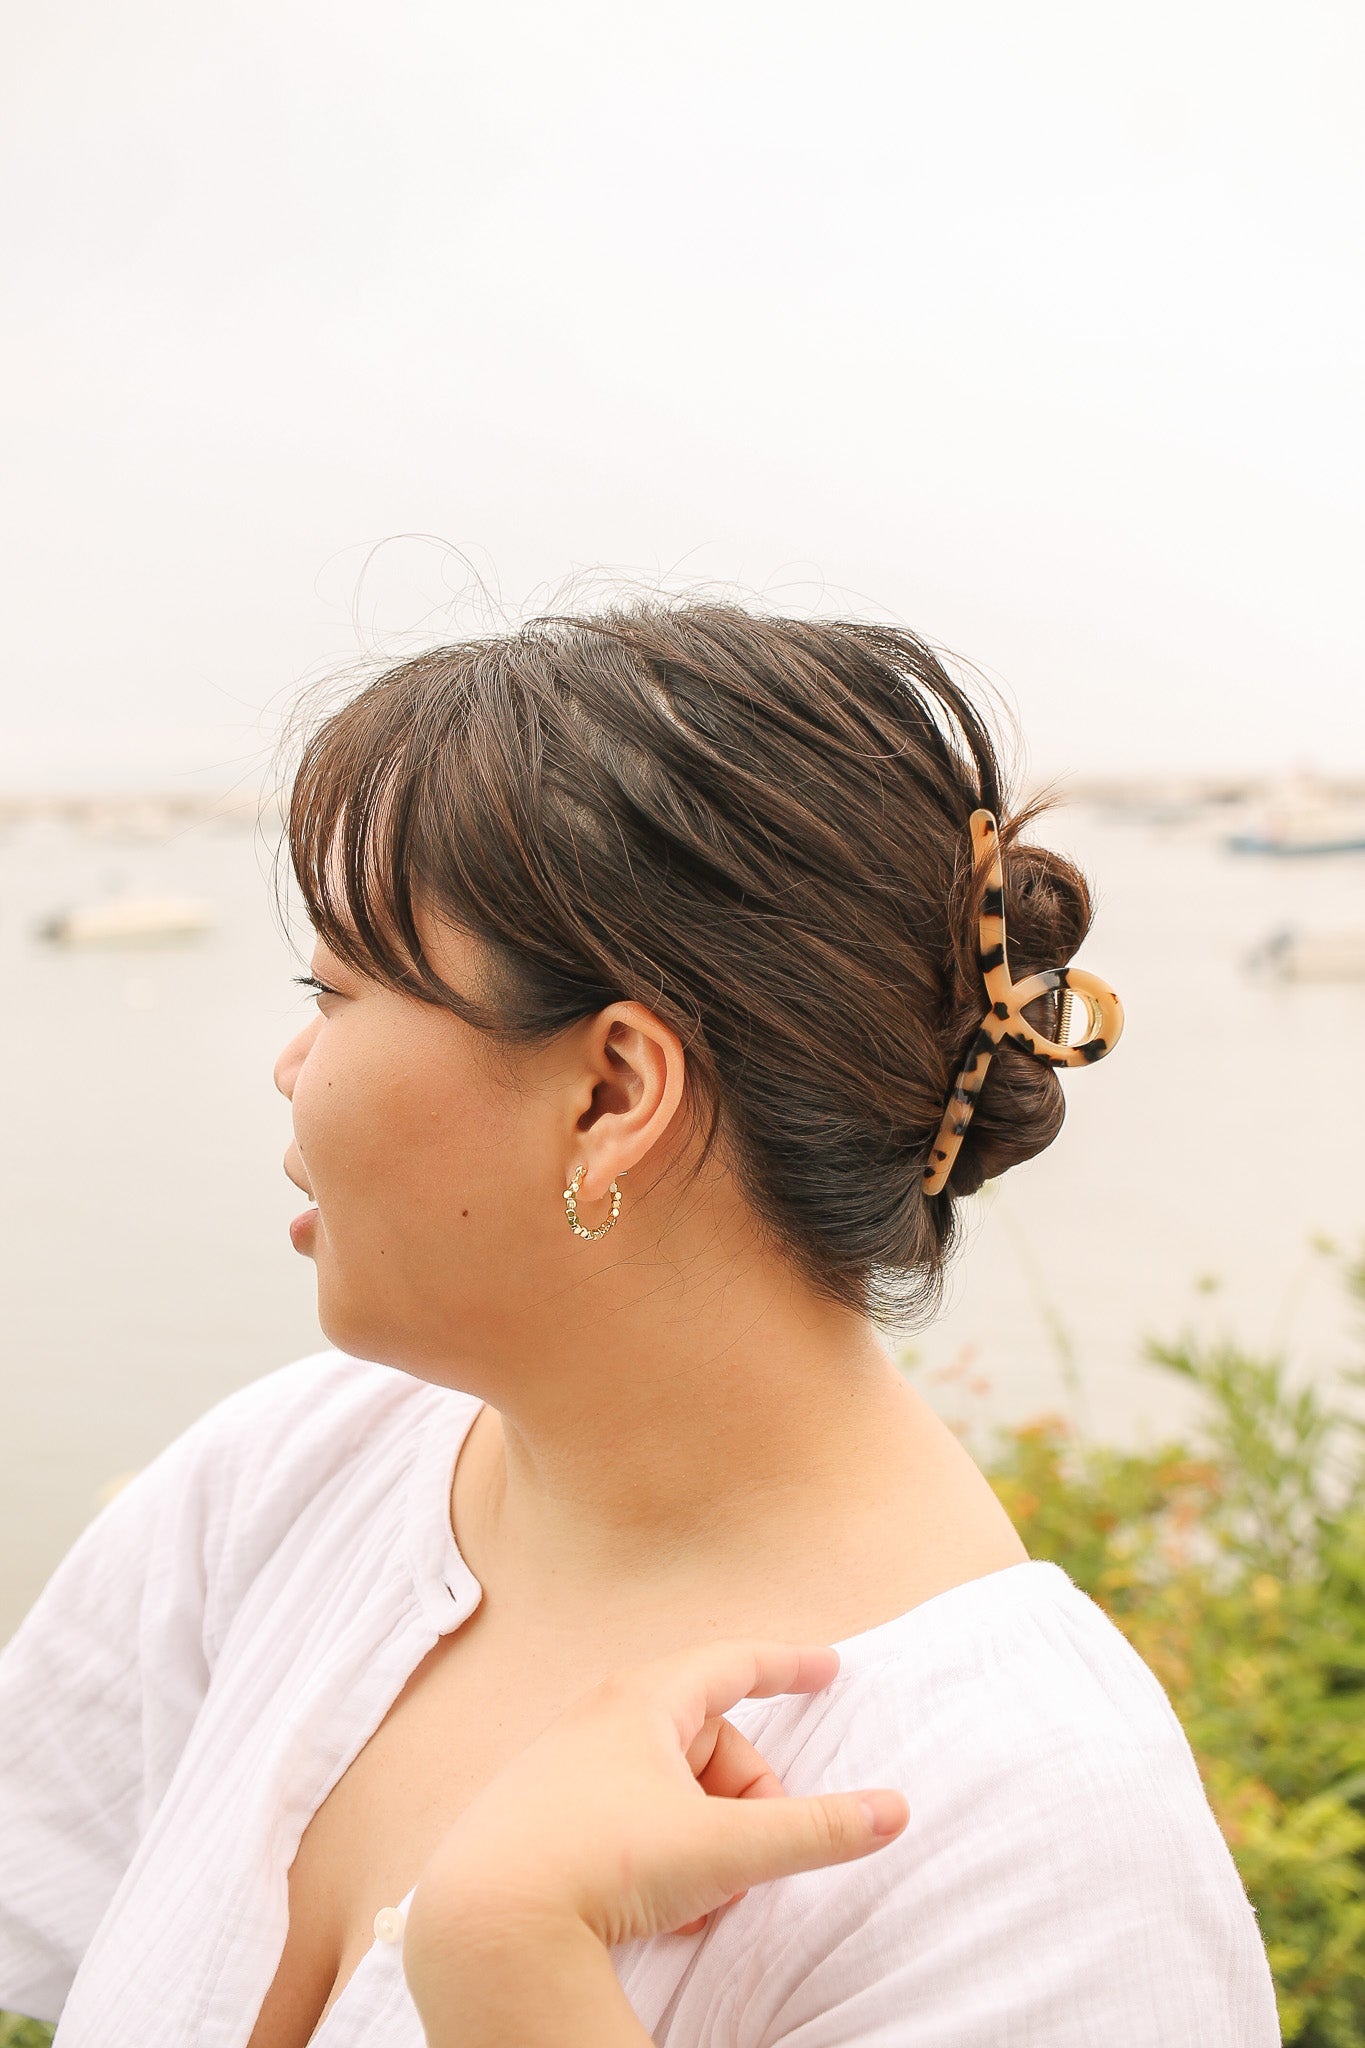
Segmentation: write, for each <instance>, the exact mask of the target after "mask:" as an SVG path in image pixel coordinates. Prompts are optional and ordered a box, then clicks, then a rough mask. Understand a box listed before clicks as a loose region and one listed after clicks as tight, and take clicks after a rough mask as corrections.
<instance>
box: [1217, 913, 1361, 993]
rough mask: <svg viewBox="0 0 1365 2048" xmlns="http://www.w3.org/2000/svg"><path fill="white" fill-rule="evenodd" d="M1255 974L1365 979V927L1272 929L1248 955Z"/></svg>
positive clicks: (1304, 978)
mask: <svg viewBox="0 0 1365 2048" xmlns="http://www.w3.org/2000/svg"><path fill="white" fill-rule="evenodd" d="M1246 966H1247V967H1248V969H1249V970H1250V971H1251V973H1253V974H1267V975H1270V976H1271V977H1272V978H1273V979H1274V980H1276V981H1365V927H1362V928H1360V929H1358V930H1355V931H1351V930H1347V931H1339V932H1298V931H1294V930H1292V929H1291V928H1290V927H1289V926H1284V927H1283V928H1282V929H1280V930H1279V931H1275V932H1272V933H1271V934H1270V936H1269V937H1268V938H1266V939H1263V940H1262V942H1261V944H1260V945H1259V946H1257V947H1256V948H1255V949H1254V950H1253V951H1252V952H1251V953H1249V954H1248V955H1247V958H1246Z"/></svg>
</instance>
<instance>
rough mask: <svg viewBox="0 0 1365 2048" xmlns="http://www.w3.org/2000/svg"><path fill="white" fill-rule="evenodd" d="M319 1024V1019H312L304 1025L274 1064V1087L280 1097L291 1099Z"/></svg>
mask: <svg viewBox="0 0 1365 2048" xmlns="http://www.w3.org/2000/svg"><path fill="white" fill-rule="evenodd" d="M320 1022H321V1019H320V1018H317V1017H314V1018H313V1019H312V1020H311V1022H309V1023H307V1024H305V1025H304V1027H303V1029H302V1031H298V1032H295V1034H294V1036H293V1037H292V1038H291V1039H290V1041H289V1043H288V1045H287V1046H286V1047H285V1048H284V1051H283V1052H282V1053H281V1054H280V1056H279V1058H278V1059H277V1060H276V1062H275V1086H276V1087H277V1088H278V1089H279V1091H280V1093H281V1095H283V1096H285V1097H287V1098H289V1099H292V1097H293V1094H294V1083H295V1081H296V1080H297V1079H298V1074H299V1068H300V1067H301V1066H302V1065H303V1063H304V1061H305V1059H306V1058H307V1057H308V1048H309V1046H310V1045H311V1044H312V1043H313V1039H314V1037H315V1036H316V1034H317V1027H318V1025H319V1023H320Z"/></svg>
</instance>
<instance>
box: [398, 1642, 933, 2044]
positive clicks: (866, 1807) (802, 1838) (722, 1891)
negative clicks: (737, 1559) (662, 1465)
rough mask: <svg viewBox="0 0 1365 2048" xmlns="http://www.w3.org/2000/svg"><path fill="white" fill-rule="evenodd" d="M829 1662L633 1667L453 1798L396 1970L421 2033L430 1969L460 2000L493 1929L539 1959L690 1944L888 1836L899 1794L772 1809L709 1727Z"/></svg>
mask: <svg viewBox="0 0 1365 2048" xmlns="http://www.w3.org/2000/svg"><path fill="white" fill-rule="evenodd" d="M838 1668H839V1655H838V1652H837V1651H836V1650H833V1649H828V1648H804V1647H800V1646H797V1645H794V1644H791V1643H782V1642H768V1641H748V1640H738V1639H731V1640H725V1641H720V1642H714V1643H704V1644H699V1645H697V1646H696V1647H694V1648H690V1649H686V1650H680V1651H676V1652H674V1653H672V1654H671V1655H669V1656H667V1657H660V1658H656V1659H654V1660H653V1661H652V1662H650V1663H647V1664H637V1665H632V1666H631V1667H630V1668H628V1669H627V1670H624V1671H621V1672H618V1673H617V1674H616V1675H615V1676H613V1677H611V1678H608V1679H606V1680H605V1681H604V1682H603V1683H602V1684H600V1685H597V1686H594V1687H593V1688H592V1689H591V1691H589V1692H586V1693H584V1694H583V1695H582V1696H581V1697H580V1698H579V1699H577V1700H575V1701H574V1702H573V1703H572V1704H571V1705H570V1706H569V1707H568V1708H567V1710H566V1711H565V1712H564V1713H562V1714H561V1715H560V1716H559V1718H558V1719H557V1720H556V1721H554V1722H553V1723H552V1724H551V1726H550V1727H549V1728H547V1729H546V1730H545V1732H544V1733H543V1734H542V1735H540V1736H538V1737H537V1738H536V1740H535V1741H534V1742H532V1743H530V1744H529V1745H528V1746H527V1747H526V1748H525V1749H524V1750H522V1751H521V1752H520V1753H519V1754H518V1755H517V1756H516V1757H514V1758H513V1759H512V1761H511V1762H510V1763H509V1764H507V1765H506V1766H505V1767H504V1768H503V1769H502V1770H501V1771H500V1772H499V1773H498V1774H497V1776H496V1777H495V1778H493V1779H491V1780H490V1781H489V1783H488V1784H487V1785H486V1786H485V1787H484V1788H483V1790H482V1791H481V1792H480V1793H479V1794H478V1795H477V1797H476V1798H474V1799H473V1800H472V1801H471V1802H470V1804H469V1806H468V1807H466V1809H465V1811H464V1812H463V1813H462V1814H461V1816H460V1818H459V1820H458V1821H456V1823H455V1825H454V1826H453V1827H452V1828H451V1829H450V1831H449V1832H448V1834H447V1835H446V1836H445V1838H444V1840H443V1841H442V1842H441V1844H440V1846H439V1847H438V1849H437V1850H436V1853H435V1854H434V1855H433V1856H432V1858H431V1860H430V1861H429V1862H428V1864H427V1865H426V1867H425V1869H424V1870H423V1872H422V1876H421V1880H420V1882H419V1883H418V1886H417V1889H416V1891H415V1893H414V1894H413V1897H412V1900H411V1902H410V1905H409V1910H408V1917H407V1927H406V1935H405V1940H404V1947H403V1966H404V1969H405V1970H406V1972H407V1974H408V1981H409V1984H410V1985H411V1987H412V1990H413V1996H414V1999H415V2000H416V2001H417V2003H418V2006H419V2010H420V2011H421V2013H422V2017H423V2020H424V2022H426V2021H427V2020H428V2013H429V2012H435V2011H437V2010H438V2009H439V2008H440V2006H441V2004H442V1996H441V1979H442V1973H443V1971H447V1970H448V1971H449V1972H450V1973H451V1983H452V1985H453V1983H454V1982H455V1980H456V1978H457V1977H458V1978H459V1981H460V1984H461V1988H462V1990H463V1989H464V1987H465V1982H466V1980H465V1977H464V1976H463V1975H461V1974H460V1973H461V1972H462V1971H464V1970H465V1969H466V1967H467V1961H468V1958H467V1956H465V1955H462V1954H461V1949H462V1945H464V1944H466V1942H467V1944H468V1945H469V1946H471V1947H475V1948H478V1949H479V1950H480V1951H481V1952H490V1953H491V1951H492V1950H493V1949H496V1948H499V1947H500V1946H503V1945H502V1944H500V1942H499V1939H498V1931H499V1930H500V1929H506V1930H509V1939H510V1940H513V1941H515V1939H516V1936H515V1932H514V1931H515V1930H517V1929H522V1930H525V1941H526V1945H527V1947H528V1949H533V1950H535V1951H536V1952H537V1955H538V1957H541V1958H543V1957H545V1956H547V1955H548V1954H550V1953H553V1952H554V1950H555V1947H556V1938H557V1936H558V1935H559V1934H564V1935H565V1936H566V1937H567V1944H566V1949H565V1952H566V1954H567V1953H568V1952H569V1950H570V1949H571V1948H572V1944H573V1941H574V1940H575V1939H576V1938H577V1937H578V1936H581V1934H582V1931H583V1930H585V1929H586V1930H587V1931H588V1933H589V1934H590V1935H591V1936H593V1937H595V1940H596V1942H597V1943H600V1944H602V1945H603V1947H604V1948H609V1947H611V1946H613V1945H614V1944H615V1943H618V1942H623V1941H632V1940H635V1939H638V1938H640V1937H642V1936H647V1935H655V1934H668V1933H676V1934H692V1933H696V1932H698V1931H699V1930H700V1929H701V1928H702V1927H703V1926H704V1925H705V1923H706V1919H707V1916H708V1915H709V1914H711V1913H713V1912H715V1911H716V1910H717V1909H718V1908H720V1907H722V1906H725V1905H728V1904H729V1903H731V1902H732V1901H733V1900H736V1899H740V1898H743V1896H744V1894H745V1892H746V1891H747V1890H748V1888H749V1886H750V1885H753V1884H761V1883H763V1882H765V1881H766V1880H767V1879H769V1878H774V1877H786V1876H790V1875H791V1874H793V1873H794V1872H796V1871H801V1870H815V1869H819V1868H821V1867H822V1866H824V1865H826V1864H831V1863H847V1862H851V1861H852V1860H853V1859H854V1858H855V1857H859V1856H866V1855H868V1854H870V1853H871V1852H872V1851H873V1850H875V1849H879V1848H883V1847H885V1845H886V1844H887V1843H888V1842H890V1841H892V1840H894V1839H895V1837H896V1836H897V1835H899V1834H900V1833H901V1831H902V1829H903V1828H904V1827H905V1824H906V1821H907V1820H908V1818H909V1806H908V1804H907V1802H906V1800H905V1799H904V1797H903V1796H902V1794H901V1793H899V1792H896V1791H890V1790H886V1789H877V1790H874V1791H868V1792H827V1793H821V1794H818V1795H816V1796H815V1797H812V1798H801V1799H793V1798H789V1797H788V1796H787V1794H786V1793H785V1792H784V1790H783V1788H782V1784H781V1782H780V1780H779V1779H778V1778H777V1777H776V1776H775V1775H774V1773H773V1772H772V1771H771V1770H770V1769H769V1768H768V1765H767V1764H766V1763H765V1762H764V1760H763V1758H762V1757H761V1756H760V1755H759V1753H758V1751H757V1750H756V1749H755V1748H754V1747H753V1745H752V1744H751V1743H749V1742H747V1741H746V1740H745V1738H744V1737H743V1736H742V1735H741V1734H740V1733H739V1731H738V1729H736V1728H735V1727H734V1726H733V1725H732V1724H731V1723H730V1722H728V1721H726V1720H725V1719H724V1718H723V1716H724V1714H725V1710H726V1709H727V1708H728V1707H732V1706H733V1705H734V1704H735V1702H736V1701H737V1700H741V1699H749V1698H766V1697H768V1696H770V1695H772V1694H774V1693H791V1692H818V1691H819V1690H820V1688H821V1687H822V1686H825V1685H828V1684H829V1683H830V1681H831V1679H832V1678H833V1677H834V1676H835V1674H836V1672H837V1671H838ZM864 1802H866V1803H864ZM502 1960H503V1962H504V1963H505V1960H506V1951H505V1947H504V1949H503V1956H502ZM537 1967H541V1963H540V1962H539V1961H538V1962H537ZM561 2017H565V2016H564V2015H563V2013H562V2009H561ZM429 2031H430V2028H429ZM432 2038H433V2039H434V2038H436V2037H435V2035H434V2034H433V2035H432ZM450 2038H451V2039H454V2038H455V2036H454V2035H451V2036H450ZM564 2038H572V2036H570V2035H568V2034H566V2035H565V2036H564ZM585 2038H586V2035H585Z"/></svg>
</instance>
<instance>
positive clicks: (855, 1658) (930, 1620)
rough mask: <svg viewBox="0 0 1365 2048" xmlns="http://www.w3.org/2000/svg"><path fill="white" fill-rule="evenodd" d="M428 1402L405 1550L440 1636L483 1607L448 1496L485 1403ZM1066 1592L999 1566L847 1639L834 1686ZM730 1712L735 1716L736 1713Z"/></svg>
mask: <svg viewBox="0 0 1365 2048" xmlns="http://www.w3.org/2000/svg"><path fill="white" fill-rule="evenodd" d="M429 1391H430V1392H431V1393H432V1394H433V1395H434V1396H436V1397H438V1398H434V1399H433V1400H432V1402H431V1407H432V1409H433V1410H434V1411H435V1412H434V1413H432V1414H431V1415H429V1417H428V1418H427V1420H426V1422H425V1424H424V1426H423V1429H422V1432H421V1436H420V1438H419V1440H418V1446H417V1452H416V1456H415V1457H414V1459H413V1464H412V1468H411V1474H410V1483H409V1489H408V1513H407V1551H408V1562H409V1565H410V1568H411V1571H412V1579H413V1585H414V1588H415V1590H416V1593H417V1597H418V1600H419V1601H420V1603H421V1606H422V1610H423V1613H424V1614H425V1616H426V1618H427V1619H428V1620H429V1621H430V1622H431V1623H432V1625H433V1626H434V1627H435V1628H436V1630H437V1632H438V1634H441V1635H445V1634H448V1633H449V1631H450V1630H451V1629H452V1628H455V1627H457V1626H458V1625H459V1623H460V1622H462V1621H464V1620H465V1619H467V1617H468V1616H469V1615H470V1614H471V1613H472V1612H473V1610H474V1609H475V1608H476V1607H477V1606H478V1604H479V1601H480V1600H481V1599H482V1598H483V1587H482V1585H481V1584H480V1582H479V1580H478V1579H477V1578H475V1576H474V1574H473V1572H472V1571H471V1570H470V1568H469V1566H468V1564H466V1562H465V1559H464V1557H463V1555H462V1553H461V1551H460V1547H459V1544H458V1543H457V1542H456V1540H455V1531H454V1529H453V1527H452V1525H451V1515H450V1506H451V1491H452V1488H453V1486H454V1482H455V1466H456V1463H457V1461H458V1459H459V1455H460V1452H461V1451H462V1450H463V1448H464V1444H465V1439H466V1438H467V1436H468V1435H469V1432H470V1430H471V1429H472V1428H473V1426H474V1423H475V1421H476V1420H477V1418H478V1414H479V1411H480V1409H482V1408H484V1407H486V1405H487V1403H486V1402H485V1401H484V1400H483V1399H482V1398H481V1397H480V1396H478V1395H476V1394H465V1393H461V1392H459V1391H458V1390H457V1389H455V1388H450V1387H435V1388H429ZM1063 1588H1070V1589H1071V1590H1073V1591H1074V1590H1075V1586H1074V1581H1073V1580H1072V1579H1071V1577H1070V1575H1069V1574H1068V1573H1067V1572H1066V1571H1064V1570H1063V1568H1062V1566H1061V1565H1059V1564H1054V1563H1052V1561H1051V1560H1050V1559H1048V1558H1040V1557H1029V1558H1021V1559H1020V1560H1019V1562H1018V1563H1017V1564H1010V1565H1002V1566H1001V1567H1000V1568H999V1569H998V1570H996V1571H992V1572H983V1573H982V1574H980V1575H979V1576H978V1577H977V1578H974V1579H963V1580H961V1581H960V1582H959V1584H957V1585H955V1586H945V1587H944V1589H943V1591H942V1592H941V1593H931V1594H930V1595H929V1597H928V1599H926V1600H919V1601H917V1602H916V1603H915V1605H914V1606H913V1607H908V1608H906V1609H905V1610H904V1612H903V1613H901V1614H893V1615H891V1616H890V1617H889V1618H888V1619H887V1620H886V1621H881V1622H877V1623H876V1624H875V1625H874V1626H873V1627H872V1628H866V1629H860V1630H859V1631H858V1633H857V1634H856V1635H851V1636H844V1637H842V1638H841V1639H840V1640H839V1641H837V1642H835V1643H834V1644H833V1645H832V1647H833V1648H834V1649H836V1650H837V1651H838V1652H839V1669H838V1671H837V1673H836V1674H835V1677H834V1679H833V1680H831V1683H832V1684H837V1683H838V1681H839V1679H841V1678H844V1677H847V1676H848V1675H849V1674H851V1673H852V1672H854V1671H862V1670H866V1669H869V1668H871V1667H872V1666H875V1665H877V1664H880V1663H884V1662H885V1661H886V1659H887V1658H888V1657H889V1656H891V1655H893V1654H894V1653H895V1652H896V1650H898V1649H899V1648H900V1646H901V1638H902V1637H903V1636H905V1635H908V1634H909V1635H917V1634H919V1633H920V1632H921V1631H922V1630H924V1629H926V1628H927V1629H930V1630H932V1629H935V1628H938V1627H940V1626H946V1625H948V1624H950V1623H952V1622H954V1621H957V1620H959V1619H965V1618H966V1617H967V1616H968V1615H969V1614H970V1613H971V1612H972V1611H973V1610H974V1609H980V1608H981V1607H982V1606H983V1604H985V1603H988V1602H992V1601H997V1600H998V1599H999V1598H1000V1597H1001V1596H1002V1595H1004V1596H1005V1597H1007V1598H1009V1599H1011V1600H1016V1599H1019V1598H1021V1597H1022V1598H1023V1599H1024V1600H1025V1601H1027V1600H1028V1599H1030V1598H1031V1597H1032V1596H1033V1595H1034V1594H1035V1593H1038V1594H1043V1595H1046V1596H1050V1597H1051V1598H1053V1599H1055V1598H1057V1597H1058V1596H1059V1595H1060V1594H1061V1593H1062V1591H1063ZM769 1704H770V1701H769V1700H768V1699H766V1698H764V1699H757V1698H754V1699H746V1700H741V1701H738V1702H737V1703H736V1706H737V1707H763V1706H767V1705H769ZM732 1711H734V1710H733V1709H732Z"/></svg>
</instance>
